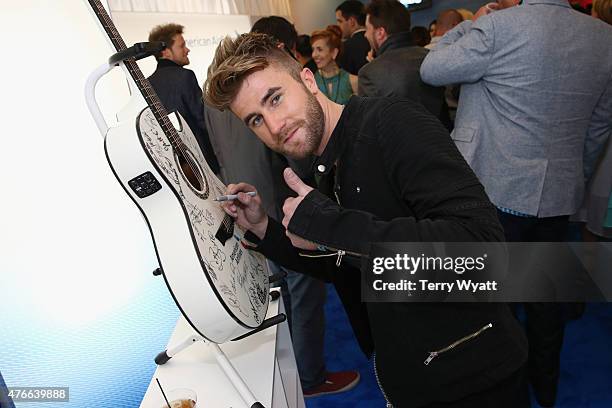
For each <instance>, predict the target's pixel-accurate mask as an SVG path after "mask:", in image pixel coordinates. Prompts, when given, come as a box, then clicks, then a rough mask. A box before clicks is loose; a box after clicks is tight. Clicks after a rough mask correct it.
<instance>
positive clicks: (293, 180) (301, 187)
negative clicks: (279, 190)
mask: <svg viewBox="0 0 612 408" xmlns="http://www.w3.org/2000/svg"><path fill="white" fill-rule="evenodd" d="M283 176H284V177H285V183H287V185H288V186H289V188H291V189H292V190H293V191H295V192H296V193H298V194H299V195H301V196H305V195H306V194H308V193H309V192H310V190H311V188H310V187H308V186H307V185H306V184H304V182H303V181H302V180H301V179H300V178H299V177H298V175H297V174H295V172H294V171H293V170H292V169H291V167H287V168H286V169H285V171H284V172H283Z"/></svg>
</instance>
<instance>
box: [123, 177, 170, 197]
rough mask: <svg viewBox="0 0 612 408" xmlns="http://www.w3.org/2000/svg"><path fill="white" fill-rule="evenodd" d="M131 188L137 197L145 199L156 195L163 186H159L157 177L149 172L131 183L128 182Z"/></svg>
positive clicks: (135, 178)
mask: <svg viewBox="0 0 612 408" xmlns="http://www.w3.org/2000/svg"><path fill="white" fill-rule="evenodd" d="M128 184H129V185H130V188H131V189H132V190H133V191H134V192H135V193H136V195H137V196H138V197H140V198H145V197H148V196H150V195H151V194H153V193H155V192H156V191H159V190H161V188H162V186H161V184H159V181H157V179H156V178H155V176H154V175H153V174H152V173H151V172H150V171H147V172H146V173H143V174H141V175H140V176H138V177H134V178H133V179H131V180H130V181H128Z"/></svg>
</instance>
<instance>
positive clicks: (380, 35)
mask: <svg viewBox="0 0 612 408" xmlns="http://www.w3.org/2000/svg"><path fill="white" fill-rule="evenodd" d="M374 36H375V37H376V42H378V44H382V43H383V42H384V41H385V40H386V39H387V30H385V27H382V26H381V27H378V28H376V29H375V30H374Z"/></svg>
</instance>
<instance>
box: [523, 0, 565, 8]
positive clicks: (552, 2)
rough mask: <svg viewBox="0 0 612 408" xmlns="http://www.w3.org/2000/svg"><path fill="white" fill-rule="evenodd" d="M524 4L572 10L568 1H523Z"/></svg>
mask: <svg viewBox="0 0 612 408" xmlns="http://www.w3.org/2000/svg"><path fill="white" fill-rule="evenodd" d="M522 4H552V5H555V6H562V7H567V8H571V6H570V4H569V1H568V0H523V2H522Z"/></svg>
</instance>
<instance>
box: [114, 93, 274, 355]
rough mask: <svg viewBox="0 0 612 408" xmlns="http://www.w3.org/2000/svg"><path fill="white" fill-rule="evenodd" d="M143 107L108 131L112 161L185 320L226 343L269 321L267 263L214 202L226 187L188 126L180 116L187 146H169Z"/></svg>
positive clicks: (174, 142) (208, 336) (181, 133)
mask: <svg viewBox="0 0 612 408" xmlns="http://www.w3.org/2000/svg"><path fill="white" fill-rule="evenodd" d="M140 100H141V102H142V103H139V104H137V105H141V106H140V109H138V110H137V114H136V115H132V118H134V116H135V121H134V119H132V120H129V121H127V120H126V121H123V122H122V123H121V124H120V125H119V126H117V127H115V128H112V129H110V130H109V131H108V133H107V135H106V137H105V150H106V156H107V159H108V162H109V164H110V166H111V168H112V170H113V173H114V174H115V176H116V177H117V179H118V180H119V182H120V183H121V185H122V186H123V188H124V189H125V191H126V192H127V193H128V194H129V195H130V197H131V198H132V200H133V201H134V203H135V204H136V205H137V206H138V208H139V209H140V211H141V213H142V215H143V216H144V218H145V220H146V222H147V224H148V227H149V229H150V231H151V235H152V238H153V241H154V246H155V250H156V253H157V257H158V260H159V264H160V266H161V269H162V271H163V276H164V279H165V281H166V284H167V286H168V289H169V290H170V293H171V294H172V296H173V298H174V300H175V301H176V304H177V305H178V307H179V309H180V310H181V312H182V314H183V315H184V316H185V318H186V319H187V321H188V322H189V323H190V324H191V326H192V327H193V328H194V329H195V330H196V331H197V332H198V333H199V334H200V335H202V336H204V337H205V338H206V339H208V340H210V341H213V342H215V343H223V342H225V341H228V340H231V339H233V338H235V337H237V336H240V335H242V334H244V333H247V332H249V331H251V330H252V329H254V328H257V327H258V326H259V325H260V324H261V323H262V322H263V320H264V319H265V316H266V313H267V308H268V293H269V281H268V275H269V272H268V268H267V265H266V262H265V258H263V256H261V255H260V254H257V253H254V252H253V251H249V250H247V249H245V248H243V247H242V245H241V243H240V239H241V238H242V237H243V235H244V232H243V231H242V230H240V228H239V227H238V226H237V225H234V224H233V222H232V220H231V218H230V217H228V216H227V215H226V214H225V213H224V211H223V210H222V209H221V207H220V206H219V204H218V203H217V202H214V201H212V200H213V198H215V197H217V196H219V195H222V194H223V193H224V190H225V186H224V185H223V183H221V181H219V179H218V178H217V177H216V176H215V175H214V173H213V172H212V171H211V170H210V168H209V167H208V165H207V163H206V161H205V159H204V156H203V154H202V152H201V150H200V148H199V145H198V143H197V140H196V138H195V137H194V135H193V133H192V132H191V130H190V129H189V127H188V126H187V124H186V122H185V121H184V120H183V119H182V118H181V117H180V115H177V118H178V122H179V126H178V128H177V129H176V133H178V136H179V138H180V140H181V142H180V143H177V140H172V141H171V140H169V138H168V136H167V133H168V129H165V128H164V126H163V125H160V123H159V122H158V120H157V119H156V117H155V115H154V114H153V113H152V110H151V108H150V107H148V106H147V104H146V103H145V101H144V100H143V99H142V98H141V99H140ZM128 116H129V115H128ZM168 123H170V121H169V120H168V121H167V122H166V125H165V126H166V127H168ZM173 131H174V130H173Z"/></svg>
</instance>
